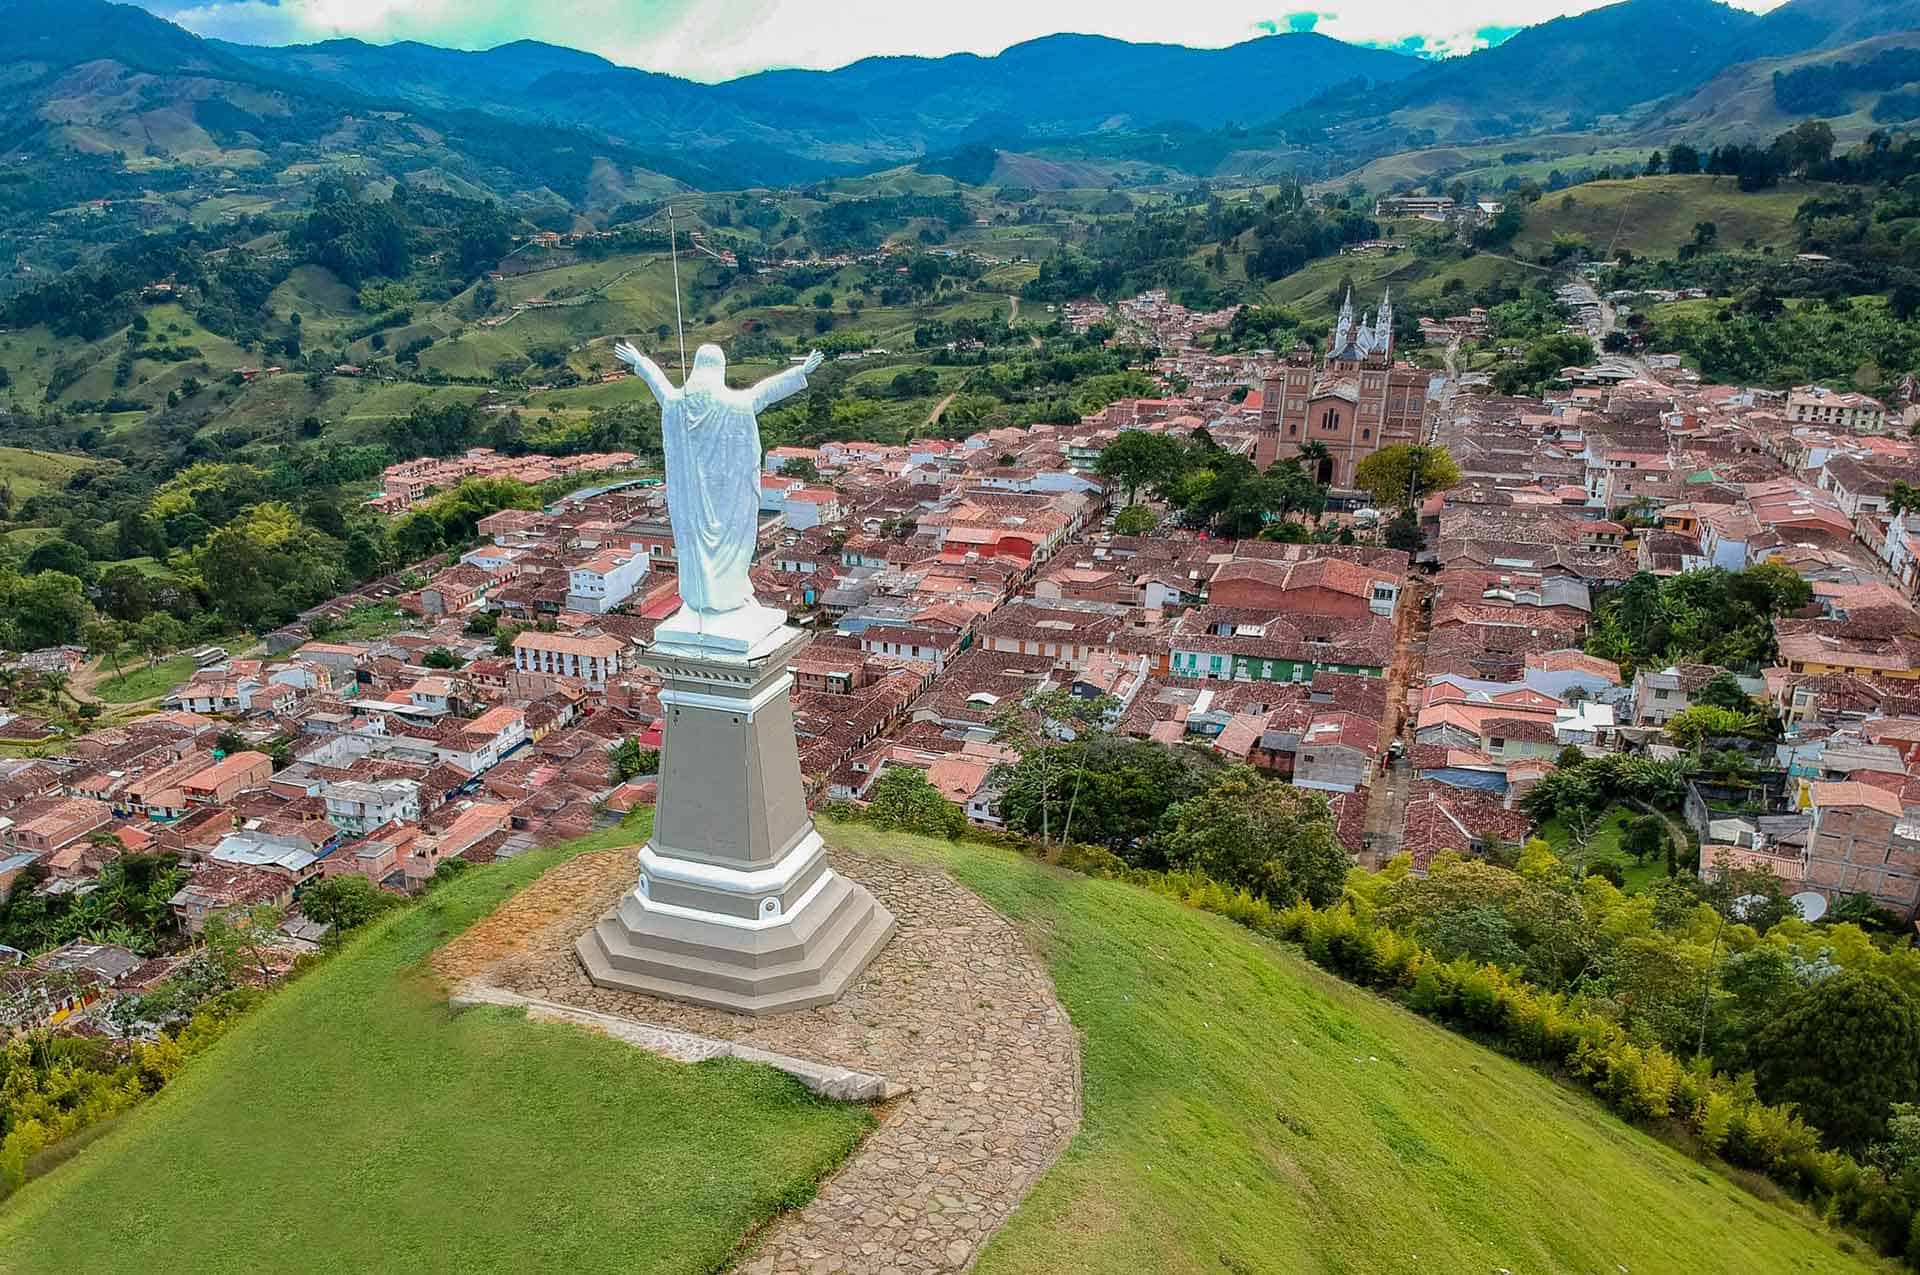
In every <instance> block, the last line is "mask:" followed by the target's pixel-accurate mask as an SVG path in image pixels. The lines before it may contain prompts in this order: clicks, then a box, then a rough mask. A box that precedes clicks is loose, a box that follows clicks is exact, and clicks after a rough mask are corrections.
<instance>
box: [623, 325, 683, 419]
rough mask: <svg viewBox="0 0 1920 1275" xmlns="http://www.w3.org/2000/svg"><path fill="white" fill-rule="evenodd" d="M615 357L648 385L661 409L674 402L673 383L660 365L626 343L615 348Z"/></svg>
mask: <svg viewBox="0 0 1920 1275" xmlns="http://www.w3.org/2000/svg"><path fill="white" fill-rule="evenodd" d="M613 357H615V358H616V359H619V360H620V361H621V362H622V363H625V364H626V365H627V366H628V367H630V368H632V369H633V370H634V372H635V373H636V374H637V375H638V376H639V377H640V379H641V380H643V381H645V382H646V383H647V388H648V389H650V390H652V391H653V397H654V399H655V401H657V402H658V403H659V404H660V406H661V407H663V408H664V407H665V406H666V405H667V404H668V403H669V402H671V401H672V399H673V396H674V393H675V391H674V388H673V383H672V382H671V381H669V380H667V374H666V373H665V372H662V371H661V370H660V365H659V364H657V363H655V362H654V361H653V360H652V359H650V358H648V357H647V356H646V355H644V354H642V353H640V351H638V350H636V349H634V348H633V346H631V345H629V344H628V343H627V342H625V341H622V342H620V343H619V344H618V345H616V346H614V347H613Z"/></svg>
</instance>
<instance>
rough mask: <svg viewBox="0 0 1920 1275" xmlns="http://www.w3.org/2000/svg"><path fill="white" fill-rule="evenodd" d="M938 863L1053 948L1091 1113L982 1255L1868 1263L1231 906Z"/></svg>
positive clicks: (1083, 1269) (1669, 1265)
mask: <svg viewBox="0 0 1920 1275" xmlns="http://www.w3.org/2000/svg"><path fill="white" fill-rule="evenodd" d="M826 833H827V837H828V839H829V841H833V842H838V843H842V844H846V843H852V844H854V845H856V846H859V847H861V848H866V849H873V850H879V851H883V852H887V851H890V852H895V853H899V852H902V851H906V852H911V853H918V854H922V855H926V856H930V857H938V858H943V859H945V860H946V861H947V862H948V863H949V864H950V866H951V868H952V870H953V872H954V874H955V875H956V876H957V877H959V879H960V880H961V881H962V882H964V883H965V884H966V885H968V886H969V887H971V888H973V889H974V890H976V891H978V892H979V893H980V894H981V895H982V896H983V897H985V898H986V899H987V900H988V901H989V902H990V903H992V904H993V905H994V906H995V907H997V908H999V909H1000V910H1001V911H1003V912H1005V913H1006V914H1007V915H1008V916H1010V917H1011V918H1013V920H1014V921H1015V922H1017V923H1018V924H1019V925H1020V926H1021V927H1022V929H1023V930H1024V931H1025V932H1026V933H1027V934H1028V935H1029V936H1030V937H1031V941H1032V942H1034V943H1035V944H1036V945H1037V946H1038V947H1039V948H1040V950H1041V951H1043V952H1044V953H1045V954H1046V958H1047V963H1048V966H1049V968H1050V969H1051V971H1052V973H1053V978H1054V982H1055V985H1056V987H1057V988H1058V990H1059V994H1060V999H1061V1001H1062V1002H1063V1003H1064V1004H1065V1006H1066V1007H1067V1010H1068V1012H1069V1013H1070V1014H1071V1015H1072V1017H1073V1022H1074V1026H1075V1027H1076V1028H1077V1029H1079V1031H1080V1032H1081V1033H1082V1034H1083V1050H1084V1053H1083V1069H1084V1079H1085V1104H1086V1114H1085V1124H1084V1125H1083V1127H1082V1130H1081V1132H1080V1134H1079V1136H1077V1137H1076V1138H1075V1139H1074V1141H1073V1142H1072V1143H1071V1145H1070V1146H1069V1147H1068V1149H1067V1152H1066V1154H1065V1155H1064V1156H1063V1157H1062V1159H1061V1161H1060V1163H1059V1164H1058V1165H1057V1166H1056V1167H1055V1168H1054V1169H1053V1171H1052V1172H1051V1173H1050V1174H1049V1175H1048V1176H1047V1177H1046V1178H1044V1179H1043V1180H1042V1181H1041V1183H1040V1184H1039V1186H1038V1188H1037V1189H1036V1190H1035V1192H1034V1194H1033V1195H1032V1196H1031V1197H1030V1198H1029V1199H1028V1201H1027V1202H1026V1204H1025V1205H1024V1206H1022V1207H1021V1208H1020V1209H1019V1210H1018V1211H1017V1212H1016V1213H1015V1214H1014V1216H1013V1218H1012V1219H1011V1221H1010V1222H1009V1224H1008V1226H1007V1227H1006V1229H1005V1230H1004V1231H1002V1232H1001V1234H1000V1235H999V1236H997V1237H996V1238H995V1240H994V1241H993V1243H992V1245H991V1246H990V1247H989V1248H988V1250H987V1252H986V1254H985V1256H984V1258H983V1259H982V1261H981V1263H980V1267H979V1269H980V1271H981V1272H983V1275H1025V1273H1027V1272H1032V1273H1034V1275H1043V1273H1044V1275H1052V1273H1054V1272H1064V1271H1072V1272H1076V1273H1094V1275H1098V1273H1101V1272H1111V1273H1113V1275H1149V1273H1152V1272H1180V1273H1182V1275H1184V1273H1186V1272H1202V1271H1207V1272H1214V1271H1219V1272H1233V1273H1236V1275H1251V1273H1255V1272H1259V1273H1262V1275H1264V1273H1267V1272H1272V1273H1274V1275H1281V1273H1283V1272H1284V1273H1286V1275H1296V1273H1300V1272H1362V1271H1408V1272H1429V1271H1430V1272H1434V1273H1435V1275H1439V1273H1440V1272H1447V1273H1449V1275H1451V1273H1453V1272H1497V1271H1500V1270H1502V1269H1505V1270H1509V1271H1513V1272H1516V1275H1517V1273H1519V1272H1527V1273H1529V1275H1533V1273H1537V1272H1555V1271H1564V1272H1604V1273H1610V1272H1614V1271H1617V1270H1620V1269H1623V1268H1624V1269H1626V1270H1629V1271H1635V1272H1655V1271H1661V1272H1665V1271H1693V1272H1710V1271H1726V1272H1733V1271H1740V1272H1773V1271H1780V1272H1786V1271H1793V1272H1815V1271H1836V1272H1838V1271H1855V1272H1858V1271H1866V1270H1873V1269H1877V1267H1876V1266H1875V1265H1873V1264H1871V1263H1867V1262H1863V1261H1861V1260H1859V1259H1856V1258H1851V1257H1848V1256H1846V1255H1844V1254H1843V1253H1842V1252H1841V1250H1840V1249H1839V1247H1838V1246H1837V1245H1836V1244H1835V1243H1834V1242H1833V1241H1832V1239H1831V1238H1829V1237H1828V1236H1826V1235H1825V1234H1823V1233H1822V1232H1821V1230H1820V1229H1819V1228H1818V1226H1817V1225H1816V1224H1814V1223H1812V1222H1811V1221H1809V1220H1807V1218H1806V1215H1805V1214H1804V1213H1802V1212H1801V1211H1799V1210H1797V1209H1792V1208H1789V1207H1785V1206H1780V1205H1775V1204H1771V1203H1767V1202H1764V1201H1761V1200H1758V1199H1756V1198H1754V1197H1753V1196H1752V1195H1750V1194H1748V1193H1747V1192H1746V1191H1744V1190H1743V1189H1741V1188H1740V1187H1738V1186H1736V1185H1735V1184H1734V1183H1733V1182H1732V1181H1731V1180H1730V1179H1728V1178H1727V1177H1724V1176H1722V1175H1721V1174H1720V1173H1718V1172H1716V1171H1715V1170H1714V1169H1712V1168H1710V1167H1708V1166H1705V1165H1702V1164H1698V1163H1696V1162H1694V1161H1693V1160H1691V1159H1689V1158H1687V1157H1686V1156H1684V1155H1682V1154H1680V1153H1679V1152H1677V1151H1675V1150H1673V1149H1671V1148H1669V1147H1667V1146H1665V1145H1664V1144H1662V1143H1660V1142H1658V1141H1655V1140H1654V1139H1653V1138H1651V1137H1648V1136H1647V1135H1645V1134H1643V1133H1640V1132H1638V1131H1636V1130H1634V1129H1631V1128H1629V1127H1628V1126H1626V1125H1624V1124H1622V1123H1621V1122H1620V1121H1619V1120H1617V1119H1615V1118H1614V1117H1613V1116H1612V1115H1611V1114H1609V1113H1608V1112H1606V1111H1605V1110H1604V1109H1602V1108H1601V1107H1600V1105H1599V1104H1598V1103H1596V1102H1595V1101H1593V1100H1592V1099H1591V1098H1589V1097H1587V1096H1586V1095H1585V1094H1584V1093H1582V1092H1580V1091H1578V1090H1575V1089H1573V1088H1571V1087H1569V1086H1566V1085H1562V1084H1558V1083H1556V1082H1554V1081H1552V1080H1550V1079H1548V1078H1547V1077H1546V1076H1544V1075H1542V1074H1541V1073H1539V1072H1537V1071H1534V1070H1532V1069H1530V1068H1527V1067H1524V1066H1522V1065H1520V1064H1518V1063H1515V1062H1511V1061H1509V1060H1507V1059H1505V1058H1503V1057H1501V1056H1500V1055H1498V1054H1495V1053H1492V1052H1490V1051H1489V1050H1487V1049H1484V1048H1482V1047H1481V1046H1479V1045H1476V1044H1474V1043H1472V1042H1470V1041H1468V1040H1466V1039H1465V1038H1463V1037H1460V1036H1456V1035H1453V1034H1451V1033H1449V1032H1446V1031H1445V1030H1443V1029H1441V1028H1439V1027H1436V1026H1433V1025H1432V1024H1430V1023H1427V1022H1426V1021H1424V1020H1422V1019H1420V1018H1418V1017H1416V1016H1414V1015H1413V1014H1411V1013H1408V1012H1407V1011H1404V1010H1402V1009H1400V1008H1398V1007H1396V1006H1394V1005H1393V1004H1391V1003H1389V1002H1388V1001H1385V1000H1383V999H1381V998H1379V997H1377V996H1374V995H1372V994H1371V993H1368V992H1365V991H1361V990H1359V989H1356V988H1353V987H1349V986H1348V985H1346V984H1344V983H1342V982H1340V981H1338V980H1337V979H1334V978H1332V977H1330V976H1328V975H1325V974H1323V973H1321V972H1320V971H1318V970H1316V969H1314V968H1313V967H1311V966H1309V965H1308V964H1307V963H1306V962H1305V961H1304V960H1302V959H1301V958H1299V957H1298V956H1296V955H1294V954H1293V953H1291V952H1289V951H1286V950H1283V949H1282V948H1280V947H1278V946H1276V945H1274V944H1271V943H1267V942H1265V941H1262V940H1260V939H1258V938H1256V937H1254V936H1253V935H1251V934H1249V933H1248V932H1247V931H1245V930H1242V929H1239V928H1238V927H1235V926H1233V925H1231V924H1229V923H1228V922H1225V921H1222V920H1220V919H1218V918H1215V917H1211V916H1207V915H1203V914H1201V913H1198V912H1194V911H1191V910H1189V909H1186V908H1183V907H1180V906H1178V905H1176V904H1173V903H1171V902H1168V901H1166V900H1163V899H1160V898H1158V897H1156V896H1153V895H1150V894H1147V893H1145V892H1144V891H1141V890H1138V889H1134V888H1132V887H1129V886H1125V885H1119V884H1115V883H1109V882H1095V881H1090V880H1086V879H1084V878H1080V877H1074V876H1069V875H1067V874H1065V873H1059V872H1053V871H1049V870H1046V869H1043V868H1039V867H1036V866H1034V865H1032V864H1031V863H1028V862H1026V861H1024V860H1021V859H1018V858H1016V857H1014V856H1013V855H1011V854H1008V853H1004V852H998V851H993V850H988V849H984V848H979V847H974V846H961V847H957V848H949V847H947V846H945V845H944V844H936V843H931V842H925V841H921V840H919V839H916V838H909V837H903V836H901V835H899V834H897V833H878V832H876V831H874V830H872V829H869V828H864V827H857V826H835V825H829V826H828V827H827V829H826Z"/></svg>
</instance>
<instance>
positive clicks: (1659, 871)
mask: <svg viewBox="0 0 1920 1275" xmlns="http://www.w3.org/2000/svg"><path fill="white" fill-rule="evenodd" d="M1640 814H1641V812H1640V811H1638V810H1633V809H1630V808H1629V807H1626V806H1609V807H1607V809H1606V810H1604V811H1602V812H1601V814H1600V817H1599V819H1598V820H1597V821H1596V823H1595V827H1594V832H1593V836H1592V838H1591V839H1590V840H1588V842H1587V858H1588V860H1589V861H1592V860H1595V859H1617V860H1618V861H1619V862H1620V863H1622V864H1623V865H1625V866H1624V872H1623V875H1624V876H1625V877H1626V885H1625V886H1624V887H1623V888H1624V889H1625V890H1626V892H1627V893H1628V894H1638V893H1639V892H1640V891H1642V890H1644V889H1646V888H1647V887H1649V886H1651V885H1652V884H1653V883H1654V882H1656V881H1659V880H1661V879H1663V878H1664V877H1665V876H1666V875H1667V861H1666V859H1665V858H1664V857H1661V856H1658V855H1656V856H1655V857H1653V858H1650V859H1648V860H1647V861H1646V862H1645V863H1635V862H1634V861H1633V857H1632V856H1631V855H1629V854H1627V852H1626V851H1625V850H1623V849H1621V842H1622V840H1624V839H1625V837H1626V835H1627V825H1628V824H1630V823H1632V822H1633V821H1634V820H1635V819H1637V818H1639V817H1640ZM1540 836H1541V838H1542V839H1543V840H1545V841H1546V843H1547V844H1548V845H1550V846H1552V847H1553V852H1554V853H1555V854H1558V855H1564V854H1565V853H1566V850H1567V841H1568V832H1567V825H1566V823H1565V822H1564V821H1562V820H1561V819H1560V818H1559V817H1558V816H1557V815H1556V816H1555V817H1554V818H1552V819H1549V820H1547V821H1546V822H1545V823H1543V824H1541V825H1540ZM1683 857H1684V856H1683Z"/></svg>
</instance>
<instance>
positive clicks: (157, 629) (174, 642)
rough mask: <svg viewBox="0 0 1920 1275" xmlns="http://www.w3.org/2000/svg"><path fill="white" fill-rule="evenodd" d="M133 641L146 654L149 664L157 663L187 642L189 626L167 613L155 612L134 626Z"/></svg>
mask: <svg viewBox="0 0 1920 1275" xmlns="http://www.w3.org/2000/svg"><path fill="white" fill-rule="evenodd" d="M133 640H134V642H135V643H136V644H137V645H138V646H139V647H140V649H141V651H143V652H144V653H145V654H146V657H147V662H148V663H149V664H153V663H157V662H158V661H159V659H160V657H161V656H163V655H165V654H166V653H167V652H169V651H172V650H176V649H178V647H179V646H180V644H181V643H182V642H185V641H186V640H187V626H186V625H184V624H182V623H180V621H178V620H176V619H174V618H173V617H172V616H170V615H168V614H167V613H166V612H165V611H155V612H154V613H153V614H152V615H150V616H148V617H147V618H146V619H144V620H142V621H140V623H139V624H137V625H135V626H134V629H133Z"/></svg>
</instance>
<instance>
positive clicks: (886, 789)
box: [867, 766, 967, 837]
mask: <svg viewBox="0 0 1920 1275" xmlns="http://www.w3.org/2000/svg"><path fill="white" fill-rule="evenodd" d="M867 818H868V819H869V820H871V821H872V822H873V824H874V825H875V826H876V827H881V828H898V829H900V830H901V831H903V832H917V833H920V834H921V835H923V836H928V837H957V836H959V835H961V834H962V833H964V832H965V831H966V830H967V813H966V811H964V810H962V809H960V807H958V806H956V805H954V804H953V803H952V802H951V801H948V800H947V799H946V798H945V797H944V796H942V795H941V794H940V790H939V789H938V788H935V787H934V786H933V785H932V784H931V783H930V782H928V780H927V775H926V772H925V771H923V770H920V769H918V768H916V767H913V766H889V767H887V768H886V769H885V770H884V771H882V772H881V774H880V778H878V779H876V780H874V781H873V787H871V788H869V789H868V790H867Z"/></svg>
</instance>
